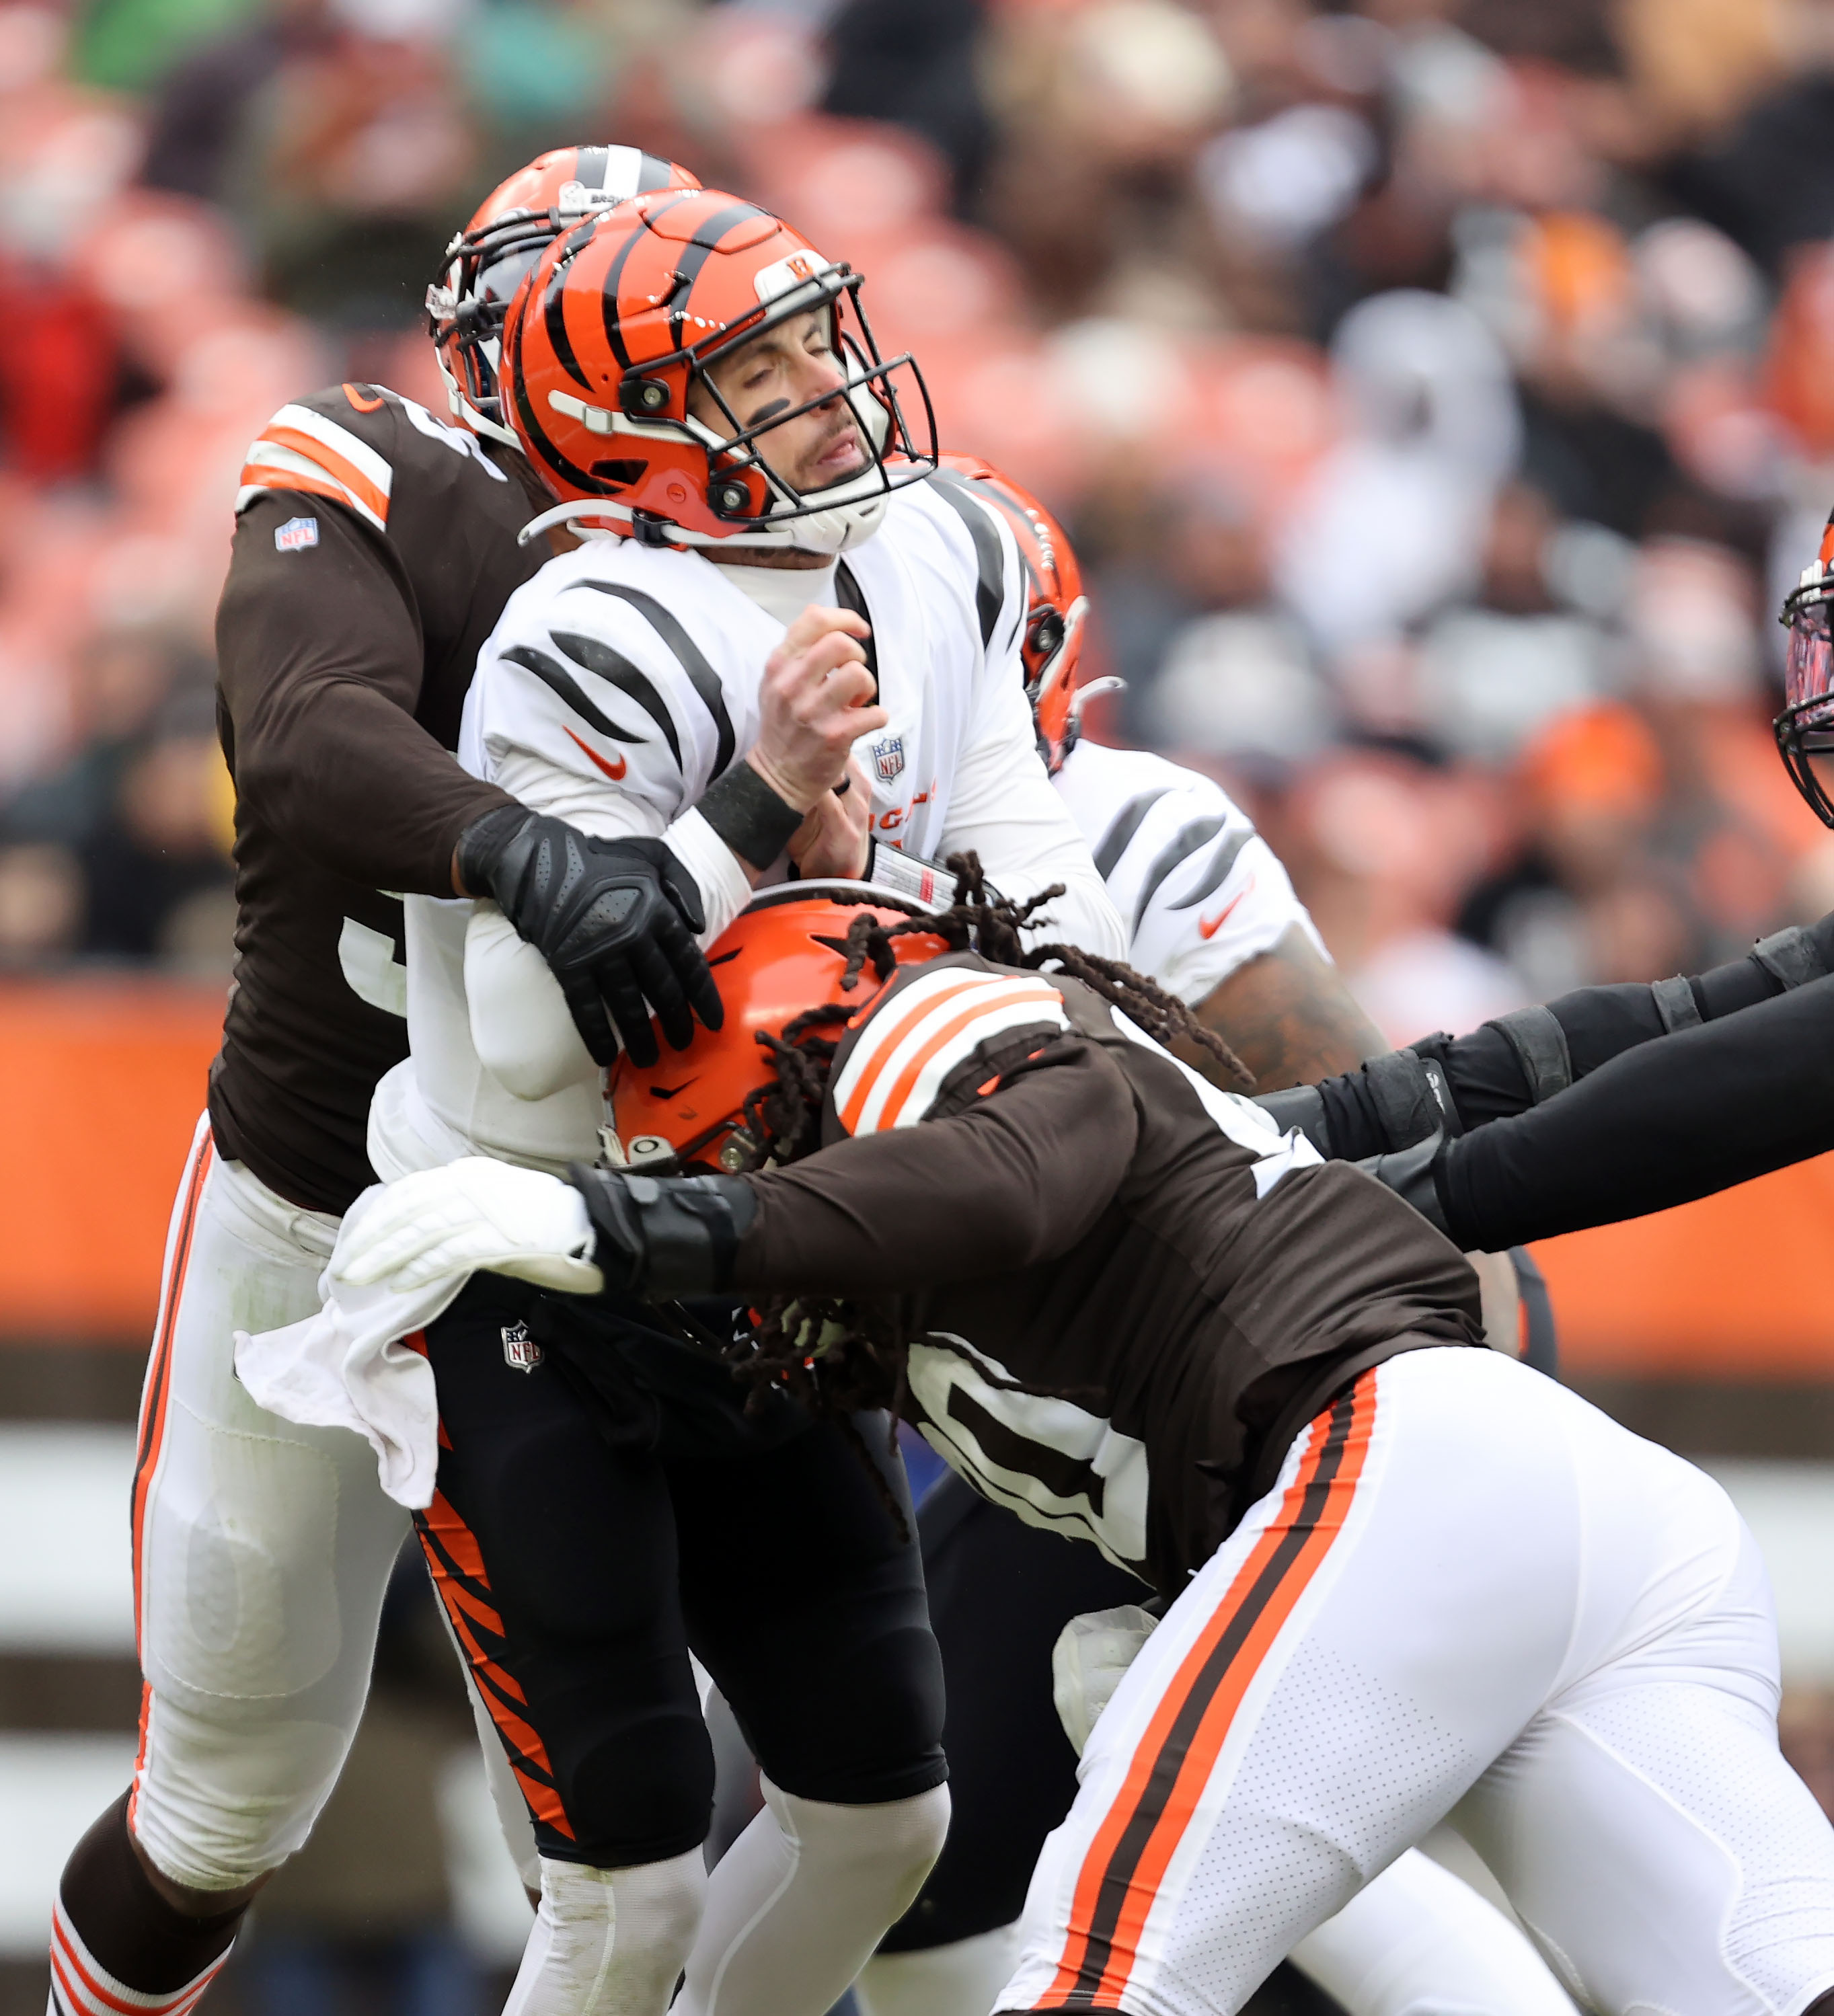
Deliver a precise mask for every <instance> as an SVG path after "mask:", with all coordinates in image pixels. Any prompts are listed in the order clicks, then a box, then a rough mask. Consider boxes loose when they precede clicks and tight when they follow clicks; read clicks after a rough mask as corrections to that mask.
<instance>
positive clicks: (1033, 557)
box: [938, 454, 1089, 772]
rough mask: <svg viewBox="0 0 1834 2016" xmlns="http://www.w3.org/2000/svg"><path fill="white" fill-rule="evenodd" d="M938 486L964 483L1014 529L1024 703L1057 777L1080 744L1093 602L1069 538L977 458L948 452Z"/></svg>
mask: <svg viewBox="0 0 1834 2016" xmlns="http://www.w3.org/2000/svg"><path fill="white" fill-rule="evenodd" d="M938 460H939V470H938V475H939V480H940V481H945V482H946V481H949V480H950V479H951V478H953V480H955V481H959V482H962V483H965V484H967V487H968V488H970V489H971V490H972V491H974V493H975V495H976V496H977V497H979V498H982V499H984V500H985V502H988V503H989V504H991V505H992V506H993V508H994V509H996V511H998V512H999V513H1000V515H1001V516H1002V517H1003V518H1004V519H1005V520H1006V521H1007V524H1009V525H1010V526H1011V527H1012V531H1013V537H1014V539H1015V540H1016V541H1017V542H1018V549H1019V558H1020V560H1021V562H1022V563H1024V566H1025V596H1026V607H1025V634H1024V635H1023V636H1022V637H1021V639H1020V642H1019V657H1020V660H1021V663H1022V664H1023V665H1024V668H1025V697H1026V698H1027V699H1028V700H1029V701H1030V702H1031V703H1032V720H1033V722H1035V723H1036V725H1037V729H1038V740H1039V744H1040V748H1041V750H1042V751H1043V756H1044V760H1045V761H1046V763H1047V765H1049V767H1050V769H1051V771H1052V772H1056V771H1058V769H1061V767H1062V765H1063V761H1064V758H1065V757H1066V756H1068V754H1069V753H1070V751H1072V749H1073V748H1075V747H1076V737H1077V733H1078V723H1077V718H1076V671H1077V667H1078V665H1079V663H1080V661H1081V659H1082V656H1083V621H1084V618H1085V617H1086V616H1087V615H1088V613H1089V598H1088V596H1086V595H1085V594H1084V593H1083V570H1082V568H1081V567H1079V565H1078V564H1077V562H1076V549H1075V548H1074V547H1073V546H1072V545H1071V544H1070V542H1069V538H1068V535H1067V534H1066V533H1065V531H1064V528H1063V527H1062V526H1061V525H1060V524H1058V521H1057V520H1056V519H1055V518H1054V517H1052V516H1051V514H1050V512H1048V511H1047V510H1046V509H1045V508H1044V506H1043V505H1042V504H1040V502H1039V501H1038V499H1036V497H1034V496H1033V495H1032V493H1031V491H1029V490H1025V489H1023V488H1021V487H1020V485H1019V484H1016V483H1015V482H1014V481H1013V480H1012V478H1011V477H1010V476H1003V475H1002V474H1001V473H1000V471H999V470H997V469H996V468H994V467H993V465H992V464H991V463H985V462H983V461H982V460H981V459H980V458H979V456H978V455H957V454H944V455H941V456H939V458H938Z"/></svg>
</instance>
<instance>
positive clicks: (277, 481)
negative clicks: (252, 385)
mask: <svg viewBox="0 0 1834 2016" xmlns="http://www.w3.org/2000/svg"><path fill="white" fill-rule="evenodd" d="M394 477H395V472H394V471H393V470H391V468H390V467H389V466H388V464H387V462H386V461H385V460H384V459H383V457H382V456H380V455H378V454H377V452H376V451H375V449H374V448H371V447H370V446H369V443H368V442H367V441H359V439H358V438H357V437H356V436H355V434H352V433H351V430H349V428H348V427H340V426H339V425H338V424H337V422H336V421H335V420H328V419H326V418H325V416H324V415H323V414H322V413H315V412H312V409H310V408H309V407H307V406H298V405H286V406H283V407H282V408H281V409H280V410H279V412H277V413H276V415H275V416H274V417H273V418H272V419H271V420H270V421H268V424H267V425H266V427H264V428H263V429H262V430H261V437H260V438H259V439H258V441H254V443H252V444H251V445H250V448H249V451H248V456H247V460H246V461H245V462H244V463H243V468H242V484H241V488H240V489H239V490H238V491H236V510H237V511H238V512H241V511H243V510H245V509H247V507H248V506H249V505H250V504H251V503H253V502H254V500H255V499H256V498H258V497H260V496H263V495H265V494H266V493H267V492H268V491H271V490H301V491H305V492H306V493H307V494H308V495H310V496H314V497H329V498H330V499H332V500H333V502H336V503H339V504H342V505H344V506H346V508H347V509H350V510H351V511H354V512H355V513H356V515H357V516H358V517H359V518H361V519H362V520H364V522H365V523H366V524H371V525H373V526H374V527H376V529H377V531H379V532H383V531H387V529H388V500H389V492H390V490H391V487H392V485H393V482H394Z"/></svg>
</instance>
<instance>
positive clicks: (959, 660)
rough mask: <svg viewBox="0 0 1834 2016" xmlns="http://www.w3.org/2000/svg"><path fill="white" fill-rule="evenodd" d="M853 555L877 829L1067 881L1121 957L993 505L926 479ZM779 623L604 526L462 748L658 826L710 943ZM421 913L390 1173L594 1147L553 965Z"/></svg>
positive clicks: (442, 911) (1102, 943) (726, 910)
mask: <svg viewBox="0 0 1834 2016" xmlns="http://www.w3.org/2000/svg"><path fill="white" fill-rule="evenodd" d="M844 564H845V567H847V569H848V571H849V573H850V574H851V575H852V579H853V581H854V582H855V584H856V585H857V587H858V589H859V595H860V598H861V599H862V600H863V603H864V605H865V609H866V612H867V617H868V618H869V620H870V622H871V625H872V630H873V645H874V653H875V657H876V661H877V675H878V682H879V697H880V701H881V704H882V705H883V706H884V707H885V709H886V711H887V712H888V715H889V716H890V719H889V720H888V722H887V723H886V725H885V727H884V728H883V729H881V730H880V731H879V732H878V733H877V734H876V735H874V736H873V737H872V738H871V739H870V740H869V741H866V742H863V743H861V744H859V746H858V747H857V749H856V754H857V755H858V756H859V761H860V763H861V765H862V767H863V769H864V770H865V772H866V773H867V777H868V779H869V780H870V786H871V790H872V801H871V803H872V823H873V831H874V837H875V838H876V839H877V840H879V841H881V842H884V843H888V844H892V845H893V846H897V847H900V848H903V849H904V850H905V851H907V852H910V853H913V854H917V855H925V856H928V857H929V858H931V859H941V858H942V857H943V856H945V855H948V854H949V853H951V852H953V851H957V850H958V849H960V848H974V849H975V851H977V852H978V854H979V855H980V856H981V859H982V863H983V865H984V866H985V868H986V869H987V872H988V873H989V876H990V877H991V878H992V879H993V881H994V883H995V884H996V886H998V887H1000V888H1001V889H1003V890H1004V891H1006V892H1007V894H1008V895H1012V896H1014V897H1018V898H1023V897H1025V896H1026V895H1030V894H1032V892H1034V891H1036V890H1038V889H1040V888H1043V887H1047V885H1049V884H1051V883H1053V882H1061V883H1063V884H1066V885H1067V887H1066V894H1065V896H1064V897H1063V898H1060V899H1058V901H1056V902H1054V903H1053V904H1052V905H1050V935H1051V936H1053V937H1062V938H1068V939H1071V940H1073V941H1076V942H1077V943H1079V944H1082V945H1086V946H1087V947H1088V948H1089V949H1091V950H1093V951H1096V952H1105V953H1107V954H1108V955H1109V956H1113V957H1119V956H1122V954H1123V952H1124V950H1125V946H1126V934H1125V933H1124V931H1122V927H1121V924H1120V921H1119V918H1118V917H1117V916H1116V915H1115V910H1114V906H1113V905H1112V903H1111V902H1110V901H1109V898H1108V895H1107V892H1106V891H1105V890H1104V887H1103V884H1102V879H1101V876H1100V875H1099V874H1098V873H1097V871H1096V869H1095V866H1094V862H1093V860H1092V859H1091V858H1090V851H1089V848H1088V845H1087V844H1086V841H1084V840H1083V837H1082V835H1081V833H1080V832H1079V830H1078V829H1077V826H1076V822H1075V820H1074V819H1072V817H1071V816H1070V815H1069V814H1068V811H1067V810H1066V808H1065V806H1064V805H1063V803H1062V802H1061V800H1060V799H1059V797H1058V794H1056V793H1055V792H1054V790H1052V788H1051V785H1050V779H1049V778H1048V777H1047V775H1046V773H1045V770H1044V767H1043V765H1042V764H1041V763H1040V761H1039V760H1038V755H1037V749H1036V738H1035V736H1034V733H1033V730H1032V720H1031V712H1030V709H1029V707H1028V705H1027V704H1026V701H1025V693H1024V689H1023V686H1022V682H1021V670H1020V664H1019V656H1018V634H1019V625H1020V622H1021V618H1022V615H1023V611H1024V609H1025V595H1024V591H1023V586H1022V582H1021V574H1020V566H1019V560H1018V551H1017V549H1016V547H1015V546H1014V544H1013V541H1012V538H1011V533H1010V532H1009V531H1008V530H1007V527H1006V526H1005V524H1004V523H1003V520H1001V519H1000V516H999V514H998V513H996V512H993V511H990V510H989V509H986V508H985V507H984V506H982V505H981V504H980V503H979V502H978V501H976V500H972V499H966V498H964V497H963V496H962V495H960V493H959V492H958V491H955V490H953V489H950V488H946V487H945V486H943V485H941V484H929V483H924V484H915V485H913V486H911V487H910V488H906V489H905V490H903V491H899V492H897V493H896V494H895V495H894V496H893V497H892V499H891V502H890V504H889V506H888V509H887V511H886V514H885V521H884V523H883V524H882V525H881V527H880V529H879V531H877V534H876V535H874V537H873V538H870V539H869V540H867V542H865V543H864V544H863V545H860V546H859V547H858V548H856V549H854V550H853V551H852V552H849V553H848V554H847V555H846V556H845V561H844ZM783 634H784V625H783V624H782V623H781V622H780V621H778V620H777V619H776V617H773V616H771V615H769V614H767V613H766V611H765V610H763V609H762V608H761V607H759V606H758V603H756V602H755V601H754V600H752V599H751V597H750V596H748V595H747V594H746V593H745V592H744V589H742V588H740V587H739V586H738V585H737V584H736V583H735V582H734V581H732V580H730V579H729V578H727V577H726V575H725V574H722V572H721V571H720V570H719V568H718V567H715V566H714V565H713V564H712V562H711V561H709V560H707V559H705V558H704V557H703V556H702V555H701V554H700V553H695V552H686V551H681V550H678V549H669V548H666V547H650V546H644V545H639V544H638V543H636V542H635V541H632V540H626V539H603V538H600V539H589V540H588V541H587V542H585V543H584V544H583V545H581V546H579V547H578V548H577V549H575V550H573V551H571V552H570V553H565V554H563V555H561V556H559V557H557V559H554V560H550V561H549V563H547V565H546V567H543V568H542V571H541V572H540V573H539V574H537V575H536V576H535V578H534V579H533V580H531V581H528V582H525V583H524V585H523V586H522V587H521V588H520V589H517V592H515V594H513V596H511V597H510V600H509V603H507V605H506V607H505V609H504V610H503V616H502V617H501V619H500V620H499V622H498V625H497V628H496V629H495V632H493V634H492V636H491V639H490V640H489V642H488V643H487V644H486V645H485V648H484V650H483V652H482V653H481V655H480V657H479V660H478V666H477V676H476V678H475V679H474V681H473V682H472V686H471V689H470V694H469V696H468V697H467V701H466V707H465V718H464V725H463V732H462V733H461V736H460V740H459V761H461V762H462V763H463V765H465V767H466V768H467V769H468V770H470V771H471V772H474V774H475V775H477V776H483V777H487V778H488V779H490V780H491V781H492V782H493V783H498V784H500V785H501V786H502V787H503V789H504V790H506V791H508V792H510V794H512V795H513V797H517V798H518V799H520V800H521V801H522V802H523V803H524V804H525V805H529V806H531V807H532V808H535V810H538V811H540V812H549V813H551V814H553V815H554V816H556V817H557V818H560V819H567V820H568V821H569V822H571V823H573V824H575V825H576V826H579V827H581V828H582V830H586V831H587V832H590V833H597V834H600V835H602V836H607V837H609V836H615V835H620V834H632V835H643V836H650V837H662V836H664V835H665V834H667V835H668V836H669V837H670V841H671V844H672V846H675V847H676V851H677V852H678V853H679V854H681V855H682V856H683V859H684V860H685V861H686V862H687V863H688V865H689V866H690V869H692V871H693V872H694V873H695V875H696V877H697V880H700V881H701V887H702V891H703V895H704V897H705V898H706V899H707V908H708V924H709V931H708V937H709V938H711V937H712V936H713V935H715V934H717V932H718V931H719V930H721V929H723V928H724V927H725V925H726V923H728V922H730V920H731V918H732V917H733V916H734V915H735V914H736V913H737V911H738V909H740V908H741V907H742V905H743V903H744V900H745V898H746V897H747V896H748V895H749V888H748V885H747V884H745V882H744V878H743V877H742V875H740V873H738V871H737V866H736V864H735V863H733V862H732V861H731V859H730V856H725V855H724V853H723V849H722V848H721V847H720V846H719V843H717V842H712V843H711V851H708V848H709V842H710V841H711V836H710V834H709V833H708V829H707V828H706V827H705V826H704V823H703V822H701V821H700V820H699V819H698V817H697V814H696V813H695V812H694V807H695V806H696V805H697V804H698V803H699V801H700V800H701V797H703V795H704V794H705V792H706V790H707V789H708V786H709V785H711V784H712V783H713V782H714V781H715V779H717V778H719V777H720V776H722V775H723V774H724V773H725V772H726V771H727V770H728V769H730V768H731V767H732V766H733V764H734V763H736V762H738V761H741V760H743V758H744V754H745V753H746V751H748V750H749V749H750V748H751V745H752V743H754V742H755V740H756V739H757V735H758V722H759V706H758V691H759V682H760V679H761V677H762V672H763V669H764V665H765V661H766V659H767V658H769V656H770V653H772V651H773V650H775V649H776V646H777V643H779V641H780V639H781V638H782V636H783ZM694 827H697V828H698V832H697V833H695V832H692V831H690V828H694ZM719 857H723V859H724V865H725V873H723V875H722V874H721V873H720V872H719V871H720V860H719ZM407 909H408V932H407V939H408V967H409V980H408V1021H409V1041H410V1043H411V1045H412V1048H413V1057H412V1058H411V1059H410V1060H409V1064H408V1065H406V1066H405V1067H398V1070H397V1072H395V1073H391V1074H390V1076H389V1078H385V1079H384V1083H383V1086H382V1088H381V1089H380V1090H379V1092H378V1093H377V1100H376V1103H375V1106H374V1107H373V1109H372V1114H371V1127H370V1151H371V1160H372V1161H373V1162H375V1164H376V1166H377V1170H378V1172H380V1173H383V1174H384V1175H387V1174H389V1173H393V1172H396V1171H398V1169H400V1168H404V1167H417V1166H425V1165H426V1164H427V1161H429V1160H444V1159H447V1158H448V1157H449V1154H451V1153H454V1152H456V1153H465V1152H482V1153H485V1154H501V1155H503V1156H504V1157H506V1159H510V1160H513V1161H528V1162H533V1163H535V1165H538V1166H542V1165H545V1166H549V1167H557V1166H560V1165H564V1163H565V1162H567V1161H569V1160H575V1159H582V1158H583V1159H586V1160H590V1159H591V1158H592V1157H593V1154H595V1153H596V1147H597V1139H596V1135H597V1129H598V1126H599V1124H600V1121H601V1119H602V1118H603V1114H602V1111H601V1109H600V1103H599V1075H598V1074H597V1072H596V1071H595V1070H593V1067H592V1066H591V1062H590V1060H589V1058H588V1057H587V1055H586V1050H585V1049H584V1046H582V1045H581V1044H580V1043H579V1042H578V1037H577V1035H575V1034H574V1033H573V1031H572V1027H571V1020H570V1018H569V1017H567V1014H566V1011H565V1006H564V1003H563V1002H562V1000H561V998H560V990H559V988H558V987H557V985H555V983H554V981H553V978H552V977H551V976H550V975H549V974H548V973H547V970H546V967H545V966H543V965H542V963H541V962H540V959H539V956H538V955H537V954H535V952H533V951H532V949H531V948H529V947H528V946H526V945H523V944H522V942H521V941H520V940H519V939H517V938H515V936H514V934H513V932H512V931H510V928H509V927H508V925H507V924H506V923H505V922H504V920H503V918H502V916H501V915H500V913H498V912H497V910H496V909H495V905H488V904H487V905H470V904H452V903H441V902H435V901H434V900H433V899H431V898H409V902H408V905H407ZM403 1072H405V1073H406V1074H408V1075H409V1078H410V1079H411V1082H404V1081H403V1079H402V1076H401V1074H402V1073H403ZM391 1080H392V1081H393V1082H392V1083H391ZM455 1141H457V1142H462V1143H465V1144H466V1145H465V1146H463V1147H457V1148H456V1149H455V1148H454V1147H453V1146H452V1144H453V1143H454V1142H455ZM385 1165H386V1166H385Z"/></svg>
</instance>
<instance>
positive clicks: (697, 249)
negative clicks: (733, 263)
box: [669, 203, 770, 343]
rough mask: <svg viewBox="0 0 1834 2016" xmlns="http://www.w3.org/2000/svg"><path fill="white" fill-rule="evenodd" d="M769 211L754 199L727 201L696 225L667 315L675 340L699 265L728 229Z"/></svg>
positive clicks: (685, 314)
mask: <svg viewBox="0 0 1834 2016" xmlns="http://www.w3.org/2000/svg"><path fill="white" fill-rule="evenodd" d="M769 214H770V212H769V211H766V210H760V209H759V208H758V206H757V204H756V203H728V204H727V206H726V208H725V209H724V210H718V211H715V212H714V214H712V216H711V217H710V218H708V220H707V221H706V222H705V223H704V224H702V225H697V226H696V228H695V231H694V236H693V237H692V238H690V239H689V240H688V243H687V248H686V250H685V251H684V252H683V254H682V257H681V261H680V263H679V265H678V266H677V267H676V279H677V283H678V291H677V292H676V297H675V299H674V301H672V303H671V304H670V308H669V315H670V319H671V321H672V322H673V324H674V327H675V340H676V342H677V343H679V342H680V341H681V340H682V333H681V332H682V324H683V322H686V319H687V314H688V297H689V296H690V295H691V294H692V293H694V283H695V282H696V281H697V279H699V278H700V277H701V268H702V267H703V266H704V265H706V263H707V261H708V260H709V259H711V258H712V257H713V255H714V254H715V252H716V251H718V250H719V241H720V240H721V239H722V238H723V237H725V236H726V233H727V232H729V231H731V230H733V229H735V228H736V227H737V225H741V224H744V223H747V222H748V221H750V220H751V218H755V217H768V216H769Z"/></svg>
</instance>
